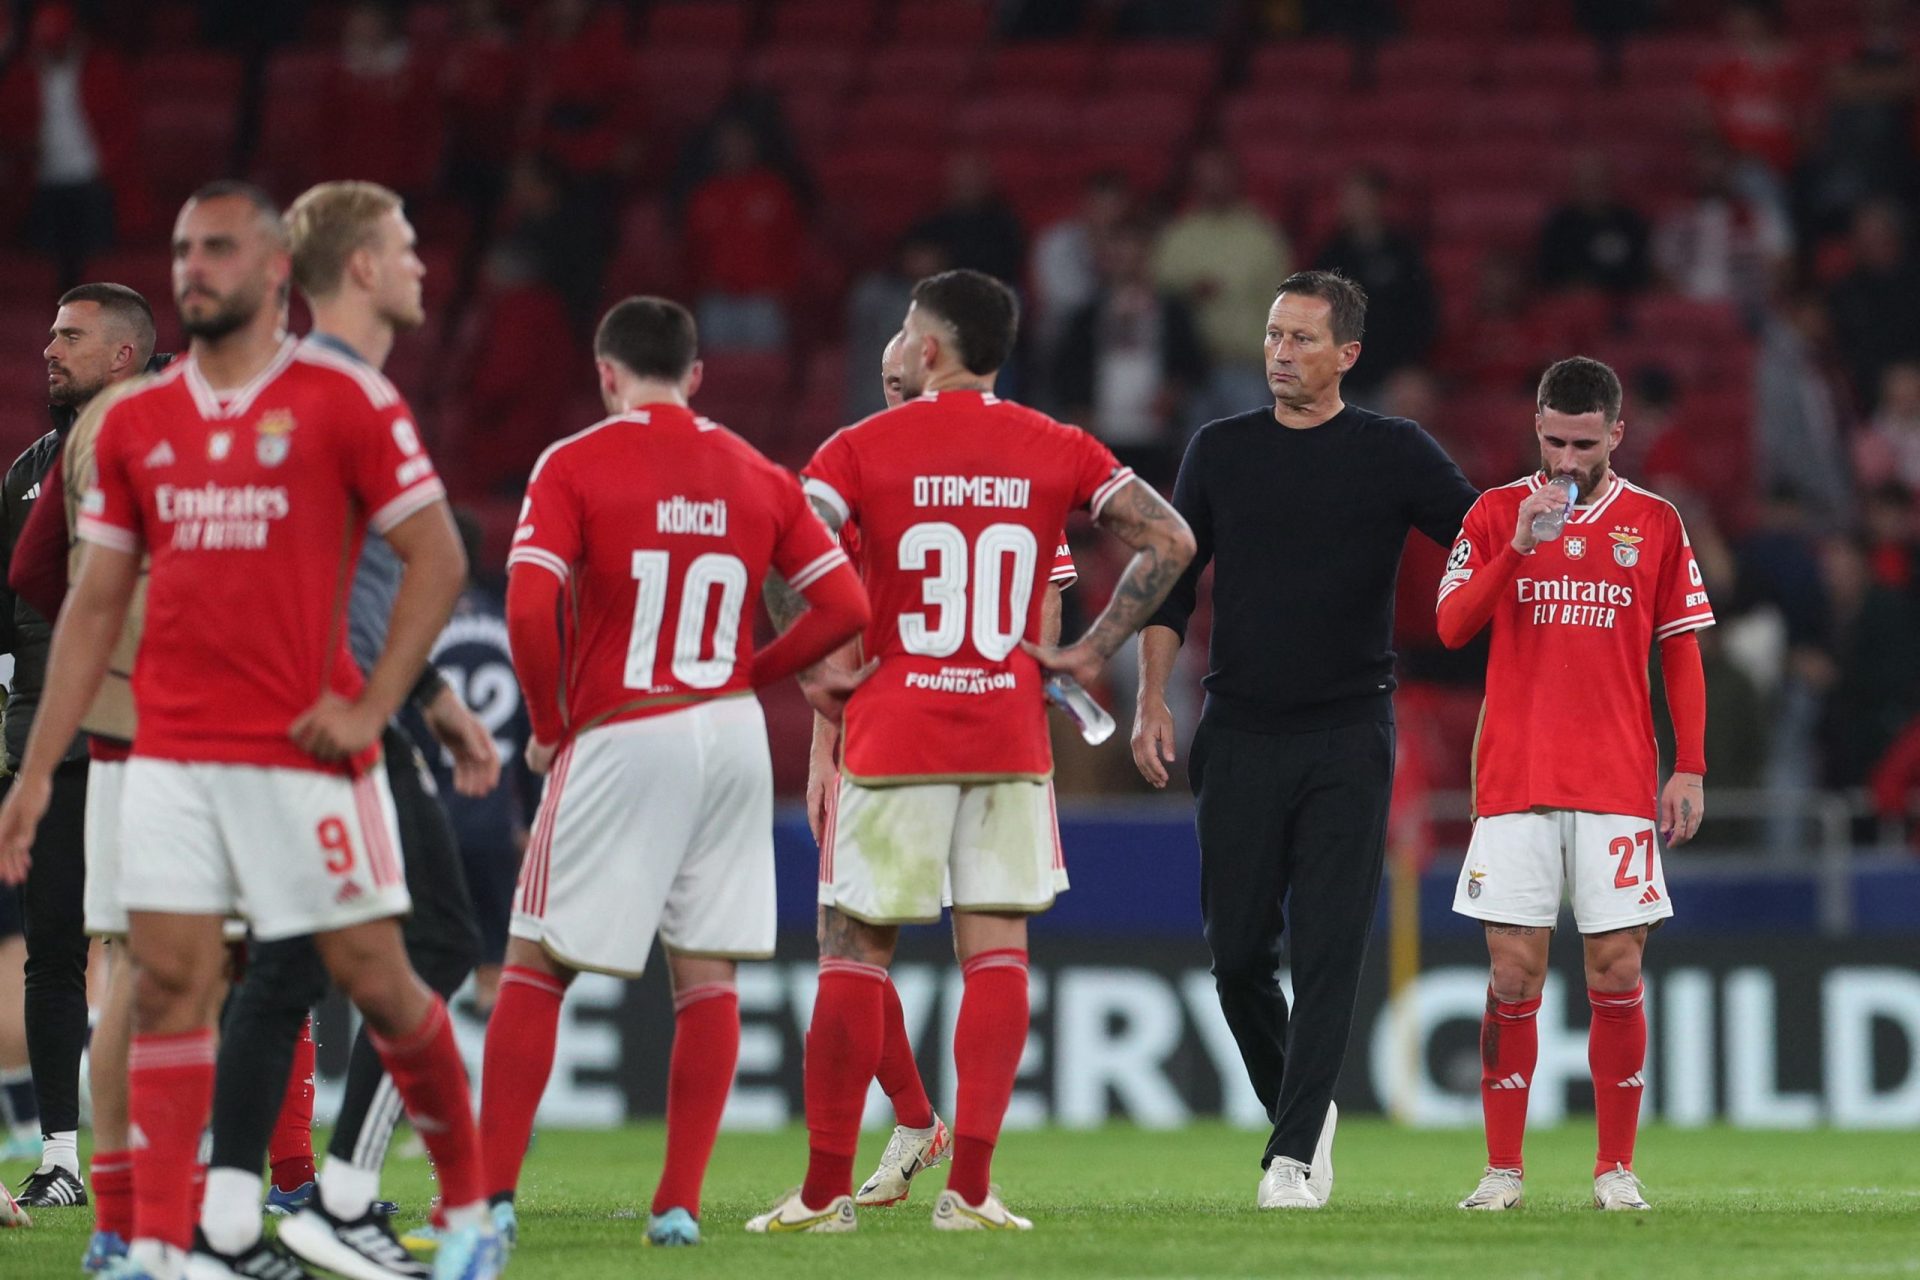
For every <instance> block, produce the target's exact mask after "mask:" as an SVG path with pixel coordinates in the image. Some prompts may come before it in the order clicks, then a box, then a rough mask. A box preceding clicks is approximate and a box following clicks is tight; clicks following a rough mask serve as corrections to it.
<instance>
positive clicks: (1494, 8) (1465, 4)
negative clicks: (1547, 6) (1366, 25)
mask: <svg viewBox="0 0 1920 1280" xmlns="http://www.w3.org/2000/svg"><path fill="white" fill-rule="evenodd" d="M1536 5H1537V0H1402V2H1401V4H1400V13H1401V17H1402V19H1403V20H1404V21H1405V22H1406V26H1407V30H1408V31H1410V32H1414V33H1416V34H1420V35H1429V34H1439V33H1441V32H1445V33H1446V34H1448V35H1474V36H1499V35H1504V34H1506V33H1507V32H1508V31H1510V30H1512V29H1513V28H1514V26H1515V25H1516V23H1517V20H1519V19H1521V18H1524V17H1525V16H1526V13H1527V11H1528V10H1531V9H1533V8H1535V7H1536Z"/></svg>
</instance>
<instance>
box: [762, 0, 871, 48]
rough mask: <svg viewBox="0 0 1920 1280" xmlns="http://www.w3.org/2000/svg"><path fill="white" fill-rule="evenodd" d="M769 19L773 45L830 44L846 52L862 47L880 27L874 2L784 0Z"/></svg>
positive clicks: (861, 0)
mask: <svg viewBox="0 0 1920 1280" xmlns="http://www.w3.org/2000/svg"><path fill="white" fill-rule="evenodd" d="M769 18H770V20H771V23H772V30H771V32H770V33H769V34H770V38H771V39H772V41H773V42H774V43H776V44H783V43H786V42H788V41H803V42H808V43H816V42H819V41H822V40H832V41H835V42H837V43H839V44H840V45H841V46H842V47H843V48H846V49H857V48H858V47H860V46H861V45H863V44H865V43H866V42H867V41H868V40H869V39H871V38H872V36H873V32H874V29H875V27H877V26H878V25H879V12H878V6H877V5H876V4H875V3H874V0H786V3H784V4H776V5H773V6H772V13H771V14H769Z"/></svg>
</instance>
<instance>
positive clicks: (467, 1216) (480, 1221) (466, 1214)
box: [444, 1200, 492, 1231]
mask: <svg viewBox="0 0 1920 1280" xmlns="http://www.w3.org/2000/svg"><path fill="white" fill-rule="evenodd" d="M444 1212H445V1215H446V1219H447V1230H449V1231H465V1230H466V1229H467V1228H468V1227H485V1226H487V1225H488V1224H489V1223H490V1222H491V1221H492V1219H491V1218H490V1217H489V1216H488V1214H487V1202H486V1201H484V1200H475V1201H474V1202H473V1203H472V1204H463V1205H461V1206H460V1207H459V1208H457V1209H454V1208H450V1209H447V1210H445V1211H444Z"/></svg>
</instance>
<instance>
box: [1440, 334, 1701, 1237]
mask: <svg viewBox="0 0 1920 1280" xmlns="http://www.w3.org/2000/svg"><path fill="white" fill-rule="evenodd" d="M1620 399H1621V392H1620V380H1619V378H1618V377H1616V376H1615V375H1614V372H1613V370H1612V369H1609V368H1608V367H1607V366H1606V365H1604V364H1601V363H1600V362H1599V361H1597V360H1589V359H1587V358H1585V357H1581V356H1576V357H1574V358H1572V359H1569V360H1562V361H1560V362H1559V363H1557V364H1555V365H1553V366H1552V367H1551V368H1549V369H1548V370H1547V371H1546V374H1545V376H1543V377H1542V378H1541V379H1540V390H1539V396H1538V411H1537V413H1536V415H1535V417H1534V433H1535V435H1536V436H1537V437H1538V438H1539V442H1540V470H1539V471H1537V472H1535V473H1534V474H1533V475H1530V476H1528V477H1526V478H1525V479H1522V480H1517V481H1515V482H1514V483H1512V484H1509V485H1506V486H1503V487H1501V488H1498V489H1489V490H1488V491H1487V492H1485V493H1483V494H1481V495H1480V498H1479V500H1478V501H1477V502H1475V503H1474V505H1473V508H1472V509H1471V510H1470V511H1468V512H1467V518H1466V522H1465V524H1464V525H1463V526H1462V527H1461V530H1460V537H1459V540H1458V541H1457V542H1456V543H1455V544H1454V548H1453V554H1452V555H1451V557H1449V559H1448V562H1447V572H1446V574H1445V575H1444V576H1443V577H1442V578H1441V581H1440V598H1439V606H1438V607H1439V629H1440V638H1441V639H1442V640H1443V641H1444V642H1445V643H1446V644H1447V645H1448V646H1450V647H1454V648H1457V647H1459V646H1460V645H1463V644H1465V643H1466V642H1467V641H1468V640H1470V639H1472V638H1473V636H1474V634H1475V633H1476V632H1478V631H1479V630H1480V628H1482V627H1483V626H1486V625H1488V623H1489V622H1491V624H1492V626H1493V650H1492V654H1491V656H1490V657H1489V658H1488V660H1487V698H1486V706H1485V708H1484V709H1483V712H1482V715H1481V728H1480V735H1479V740H1478V741H1477V742H1476V743H1475V744H1474V825H1473V840H1472V843H1471V844H1470V845H1469V846H1468V849H1467V857H1466V861H1465V862H1464V863H1463V864H1462V866H1461V868H1460V882H1459V887H1458V889H1457V890H1456V892H1455V894H1454V900H1453V909H1454V910H1455V911H1458V912H1459V913H1461V914H1462V915H1465V916H1471V917H1472V918H1474V919H1477V920H1481V921H1484V922H1485V925H1486V935H1487V950H1488V952H1489V953H1490V954H1491V956H1492V958H1493V971H1492V978H1491V980H1490V982H1489V984H1488V988H1487V1012H1486V1016H1485V1018H1484V1019H1483V1021H1482V1023H1481V1034H1480V1045H1481V1076H1480V1098H1481V1103H1482V1107H1483V1110H1484V1111H1485V1114H1486V1123H1487V1169H1486V1174H1485V1176H1484V1177H1482V1178H1481V1180H1480V1185H1479V1186H1478V1187H1477V1188H1476V1189H1475V1190H1474V1192H1473V1194H1472V1195H1470V1196H1468V1197H1467V1199H1466V1200H1464V1201H1462V1202H1461V1205H1460V1207H1461V1208H1463V1209H1491V1210H1500V1209H1509V1208H1512V1207H1513V1206H1514V1205H1517V1204H1519V1203H1520V1199H1521V1194H1522V1187H1521V1179H1522V1173H1523V1165H1522V1163H1521V1144H1522V1140H1523V1138H1524V1137H1525V1134H1526V1122H1527V1097H1528V1094H1529V1092H1530V1089H1531V1085H1532V1079H1533V1071H1534V1065H1535V1061H1536V1059H1537V1056H1538V1052H1539V1031H1538V1028H1537V1026H1536V1025H1535V1016H1536V1015H1537V1013H1538V1012H1539V1008H1540V993H1541V989H1542V987H1543V985H1544V984H1545V981H1546V972H1547V944H1548V942H1549V941H1550V940H1551V938H1552V936H1553V928H1554V924H1555V922H1556V921H1557V920H1558V918H1559V914H1560V901H1561V897H1562V894H1563V893H1565V894H1567V895H1568V896H1571V897H1572V899H1573V916H1574V924H1575V926H1576V927H1577V928H1578V929H1579V930H1580V933H1581V941H1582V943H1583V945H1584V949H1585V953H1586V977H1587V999H1588V1002H1589V1003H1590V1004H1591V1006H1592V1009H1593V1025H1592V1031H1591V1034H1590V1036H1589V1039H1588V1059H1589V1061H1590V1063H1591V1065H1592V1068H1593V1092H1594V1109H1595V1111H1596V1113H1597V1115H1598V1120H1599V1131H1600V1144H1599V1157H1598V1159H1597V1161H1596V1163H1595V1166H1594V1188H1593V1199H1594V1204H1595V1205H1596V1206H1597V1207H1598V1208H1601V1209H1626V1210H1634V1209H1645V1208H1647V1207H1648V1206H1647V1202H1646V1200H1645V1198H1644V1197H1643V1196H1642V1195H1641V1191H1640V1184H1639V1181H1638V1180H1637V1179H1636V1178H1635V1177H1634V1174H1633V1146H1634V1138H1635V1134H1636V1132H1637V1129H1638V1125H1639V1117H1640V1103H1641V1098H1642V1097H1643V1095H1644V1092H1645V1088H1646V1082H1645V1079H1644V1077H1643V1075H1642V1071H1643V1069H1644V1067H1645V1066H1646V1054H1647V1015H1646V1009H1645V1007H1644V1003H1643V997H1644V988H1643V986H1642V985H1641V981H1640V963H1641V956H1642V954H1643V952H1644V951H1645V949H1646V944H1647V934H1648V932H1649V931H1650V930H1651V929H1653V928H1655V927H1657V926H1658V925H1659V923H1660V921H1662V920H1664V919H1666V918H1667V917H1669V916H1671V915H1672V914H1673V904H1672V902H1671V901H1670V900H1669V899H1668V895H1667V881H1666V873H1665V871H1664V869H1663V868H1662V866H1661V859H1660V849H1659V845H1660V843H1661V841H1662V840H1664V841H1665V842H1666V843H1667V844H1668V846H1669V847H1671V846H1673V845H1678V844H1683V843H1685V842H1686V841H1687V840H1689V839H1691V838H1692V837H1693V835H1694V833H1695V832H1696V831H1698V830H1699V828H1700V819H1701V817H1702V815H1703V813H1704V808H1703V806H1704V797H1703V794H1702V778H1703V775H1704V774H1705V773H1706V758H1705V748H1704V740H1705V736H1706V724H1707V711H1706V678H1705V676H1704V674H1703V672H1702V669H1701V664H1700V643H1699V638H1698V637H1697V636H1695V635H1694V632H1696V631H1698V630H1699V629H1700V628H1702V627H1709V626H1712V625H1713V608H1712V606H1711V605H1709V604H1708V602H1707V593H1706V589H1705V587H1703V586H1702V585H1701V577H1700V568H1699V566H1698V565H1697V564H1696V563H1695V562H1694V557H1693V548H1692V546H1691V544H1690V543H1689V542H1688V541H1687V531H1686V529H1685V528H1683V527H1682V525H1681V522H1680V515H1679V513H1678V512H1677V511H1675V510H1674V508H1673V506H1672V504H1671V503H1669V502H1667V501H1666V500H1665V499H1664V498H1661V497H1659V496H1658V495H1657V494H1653V493H1649V492H1648V491H1647V490H1645V489H1642V488H1640V487H1639V486H1638V485H1635V484H1633V483H1631V482H1630V481H1628V480H1626V479H1625V478H1624V477H1622V476H1620V475H1617V474H1615V473H1614V471H1613V469H1612V467H1611V466H1610V465H1609V461H1608V460H1609V456H1610V455H1611V454H1612V453H1613V451H1614V450H1615V449H1616V448H1618V447H1619V444H1620V440H1621V437H1622V436H1623V434H1624V433H1625V430H1626V424H1625V423H1624V422H1623V421H1622V419H1621V417H1620ZM1562 478H1564V479H1565V480H1569V481H1572V482H1573V483H1574V484H1575V485H1577V486H1578V488H1577V489H1576V491H1575V495H1576V496H1575V501H1574V505H1572V506H1571V508H1570V509H1569V499H1568V494H1567V492H1566V490H1565V489H1564V488H1563V487H1562V486H1561V485H1559V484H1555V483H1553V481H1555V480H1557V479H1562ZM1563 514H1564V527H1563V529H1562V531H1561V532H1560V534H1559V535H1558V536H1547V537H1545V538H1543V537H1542V535H1543V534H1544V535H1551V527H1550V526H1551V524H1552V522H1553V520H1554V519H1556V518H1558V517H1560V516H1562V515H1563ZM1541 518H1544V523H1543V525H1542V527H1541V528H1540V529H1539V530H1538V532H1536V528H1535V520H1536V519H1541ZM1655 641H1658V642H1659V645H1660V667H1661V671H1662V672H1663V674H1664V675H1665V678H1666V686H1667V706H1668V710H1669V711H1670V712H1671V713H1672V716H1673V726H1674V738H1675V753H1674V754H1675V760H1674V772H1673V776H1672V777H1671V778H1670V779H1669V780H1668V781H1667V785H1666V788H1665V789H1664V790H1663V791H1660V790H1657V784H1658V782H1659V777H1658V775H1657V773H1656V770H1657V767H1658V765H1657V760H1656V756H1655V751H1654V740H1653V712H1652V707H1651V702H1650V695H1649V692H1648V684H1647V651H1648V649H1649V648H1650V647H1651V646H1652V645H1653V643H1654V642H1655Z"/></svg>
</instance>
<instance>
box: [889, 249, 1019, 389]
mask: <svg viewBox="0 0 1920 1280" xmlns="http://www.w3.org/2000/svg"><path fill="white" fill-rule="evenodd" d="M913 305H914V306H916V307H918V308H920V310H922V311H927V312H931V313H932V314H934V315H936V316H938V317H940V319H942V320H944V321H946V322H947V324H948V325H949V326H951V327H952V329H953V336H954V344H955V346H956V347H957V348H958V351H957V354H958V355H959V357H960V363H961V364H962V365H964V366H966V370H967V372H968V373H973V374H979V375H982V376H984V375H986V374H989V373H996V372H998V371H999V369H1000V367H1001V366H1002V365H1004V364H1006V362H1007V361H1008V360H1009V359H1010V358H1011V357H1012V356H1013V339H1014V336H1015V335H1016V334H1017V333H1018V332H1019V331H1020V301H1019V299H1017V298H1015V297H1014V296H1013V290H1012V289H1009V288H1008V287H1007V286H1006V285H1005V284H1003V283H1002V282H1001V281H999V280H996V279H994V278H993V277H992V276H990V275H988V274H986V273H985V272H984V271H969V270H966V269H965V268H961V269H959V270H954V271H942V272H941V273H940V274H939V275H937V276H928V277H927V278H926V279H924V280H922V281H921V282H920V283H919V284H916V285H915V286H913Z"/></svg>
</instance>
